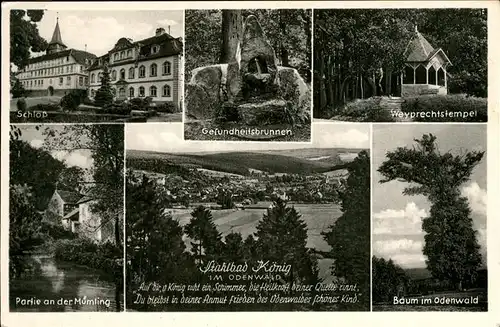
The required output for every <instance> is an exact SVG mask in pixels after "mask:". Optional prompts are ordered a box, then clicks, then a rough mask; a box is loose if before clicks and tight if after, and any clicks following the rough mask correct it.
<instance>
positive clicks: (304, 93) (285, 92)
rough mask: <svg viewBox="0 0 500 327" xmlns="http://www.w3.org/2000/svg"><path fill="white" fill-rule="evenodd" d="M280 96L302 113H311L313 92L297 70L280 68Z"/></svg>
mask: <svg viewBox="0 0 500 327" xmlns="http://www.w3.org/2000/svg"><path fill="white" fill-rule="evenodd" d="M278 75H279V80H280V90H279V94H280V95H281V97H282V98H283V99H285V100H286V101H290V102H292V103H293V105H294V107H295V108H297V109H299V110H301V111H304V110H305V111H308V112H309V111H310V108H311V90H310V89H309V86H308V85H307V84H306V82H305V81H304V79H303V78H302V77H301V76H300V74H299V72H298V71H297V70H296V69H295V68H290V67H281V66H280V67H278Z"/></svg>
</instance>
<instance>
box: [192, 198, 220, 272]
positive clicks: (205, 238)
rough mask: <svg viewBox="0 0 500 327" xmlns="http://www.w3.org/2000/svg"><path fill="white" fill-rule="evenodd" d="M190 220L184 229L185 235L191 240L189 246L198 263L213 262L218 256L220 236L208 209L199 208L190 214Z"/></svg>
mask: <svg viewBox="0 0 500 327" xmlns="http://www.w3.org/2000/svg"><path fill="white" fill-rule="evenodd" d="M191 217H192V218H191V220H190V221H189V224H187V225H186V226H185V227H184V231H185V233H186V235H187V236H188V237H189V238H191V239H192V240H193V242H191V245H192V247H193V252H194V255H195V258H196V259H198V260H199V261H198V263H203V262H205V259H206V260H215V259H216V258H218V257H219V256H220V250H221V248H222V236H221V234H220V233H219V232H218V231H217V227H216V226H215V224H214V222H213V217H212V213H211V212H210V210H209V209H207V208H205V207H203V206H199V207H197V208H195V209H194V210H193V211H192V212H191Z"/></svg>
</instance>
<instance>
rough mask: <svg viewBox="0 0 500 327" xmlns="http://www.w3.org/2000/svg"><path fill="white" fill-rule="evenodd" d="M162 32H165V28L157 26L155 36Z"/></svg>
mask: <svg viewBox="0 0 500 327" xmlns="http://www.w3.org/2000/svg"><path fill="white" fill-rule="evenodd" d="M162 34H165V29H164V28H163V27H158V28H157V29H156V36H160V35H162Z"/></svg>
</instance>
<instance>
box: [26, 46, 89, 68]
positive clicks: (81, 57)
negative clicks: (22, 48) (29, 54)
mask: <svg viewBox="0 0 500 327" xmlns="http://www.w3.org/2000/svg"><path fill="white" fill-rule="evenodd" d="M68 56H72V57H73V58H75V61H76V62H77V63H79V64H80V65H85V59H94V58H96V57H97V56H96V55H95V54H93V53H90V52H86V51H81V50H75V49H66V50H63V51H59V52H54V53H49V54H45V55H43V56H40V57H35V58H32V59H30V60H29V63H30V64H34V63H37V62H42V61H46V60H53V59H57V58H62V57H68Z"/></svg>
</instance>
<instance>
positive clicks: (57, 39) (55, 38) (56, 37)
mask: <svg viewBox="0 0 500 327" xmlns="http://www.w3.org/2000/svg"><path fill="white" fill-rule="evenodd" d="M50 44H60V45H62V46H64V47H66V45H65V44H64V43H63V41H62V37H61V30H60V29H59V19H57V22H56V28H55V29H54V33H53V34H52V39H51V40H50V42H49V45H50Z"/></svg>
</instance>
